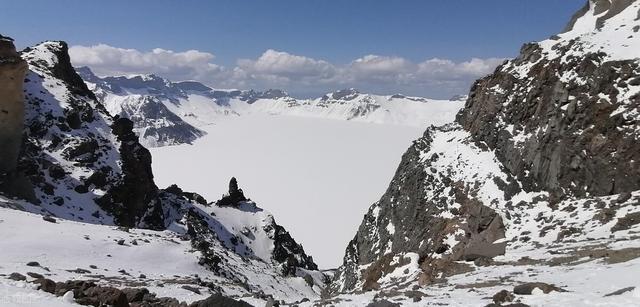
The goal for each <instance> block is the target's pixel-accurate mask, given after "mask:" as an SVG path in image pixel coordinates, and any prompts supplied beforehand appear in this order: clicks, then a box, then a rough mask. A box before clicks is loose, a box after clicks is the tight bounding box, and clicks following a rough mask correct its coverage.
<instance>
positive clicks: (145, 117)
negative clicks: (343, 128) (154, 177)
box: [79, 67, 464, 147]
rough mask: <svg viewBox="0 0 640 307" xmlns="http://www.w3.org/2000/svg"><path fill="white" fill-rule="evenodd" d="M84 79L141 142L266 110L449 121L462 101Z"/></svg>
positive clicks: (184, 137) (175, 138) (162, 141)
mask: <svg viewBox="0 0 640 307" xmlns="http://www.w3.org/2000/svg"><path fill="white" fill-rule="evenodd" d="M79 71H80V74H81V75H82V77H83V79H84V80H85V82H86V83H87V85H88V86H89V88H91V89H92V90H93V91H94V92H95V93H96V95H97V96H98V98H99V99H100V101H102V103H103V104H104V105H105V107H106V108H107V110H109V112H110V113H111V114H113V115H120V116H123V117H127V118H130V119H131V120H133V121H134V123H135V130H136V132H137V133H138V134H139V135H140V137H141V139H142V141H143V143H144V144H146V145H148V146H152V147H158V146H164V145H176V144H183V143H192V142H193V141H194V140H195V139H196V138H198V137H201V136H202V135H204V134H205V132H203V130H206V129H205V126H208V125H212V124H215V123H216V122H217V121H218V120H219V118H220V117H222V116H225V117H226V116H240V115H246V114H270V115H288V116H303V117H316V118H327V119H336V120H353V121H362V122H371V123H380V124H392V125H406V126H416V127H426V126H428V125H430V124H438V125H440V124H444V123H447V122H451V121H452V120H453V119H454V117H455V114H456V112H457V111H458V110H459V109H460V108H461V107H462V105H463V103H464V101H462V100H457V101H450V100H434V99H426V98H420V97H408V96H403V95H390V96H380V95H370V94H364V93H360V92H358V91H357V90H355V89H346V90H340V91H336V92H333V93H329V94H327V95H324V96H323V97H320V98H317V99H297V98H294V97H291V96H289V95H288V94H287V93H286V92H284V91H281V90H267V91H264V92H256V91H253V90H248V91H237V90H214V89H211V88H209V87H207V86H205V85H203V84H201V83H198V82H195V81H186V82H175V83H174V82H171V81H168V80H166V79H163V78H161V77H158V76H155V75H141V76H128V77H105V78H99V77H97V76H95V75H94V74H93V73H92V72H91V70H90V69H89V68H86V67H83V68H79Z"/></svg>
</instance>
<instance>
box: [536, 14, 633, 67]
mask: <svg viewBox="0 0 640 307" xmlns="http://www.w3.org/2000/svg"><path fill="white" fill-rule="evenodd" d="M639 10H640V2H637V1H636V2H635V3H632V4H630V5H629V6H628V7H627V8H626V9H625V10H623V11H622V12H620V13H618V14H617V15H615V16H613V17H611V18H609V19H608V20H606V21H605V23H604V25H603V26H602V28H600V29H599V30H598V29H597V27H596V20H597V19H598V18H599V17H602V16H604V15H605V14H606V13H607V11H604V12H602V13H601V14H600V15H595V4H594V2H593V1H590V8H589V11H588V12H587V13H586V14H585V15H584V16H582V17H581V18H579V19H578V20H577V21H576V23H575V25H574V27H573V29H572V30H571V31H569V32H566V33H562V34H559V35H558V36H559V37H560V38H559V39H557V40H556V39H548V40H545V41H542V42H540V46H542V47H543V49H544V50H545V52H547V53H548V54H549V56H550V57H551V58H555V57H558V56H559V54H558V53H557V52H556V51H555V50H554V48H557V47H558V46H562V45H566V44H569V43H570V42H571V41H572V40H574V39H578V40H579V41H580V43H579V45H580V47H579V48H572V51H570V52H568V53H567V54H565V55H564V57H565V58H566V57H568V56H571V55H580V54H584V53H587V52H591V53H597V52H606V54H607V55H606V59H607V60H627V59H638V58H640V53H639V52H638V50H640V32H637V31H635V30H634V26H636V25H640V22H639V20H640V19H638V11H639Z"/></svg>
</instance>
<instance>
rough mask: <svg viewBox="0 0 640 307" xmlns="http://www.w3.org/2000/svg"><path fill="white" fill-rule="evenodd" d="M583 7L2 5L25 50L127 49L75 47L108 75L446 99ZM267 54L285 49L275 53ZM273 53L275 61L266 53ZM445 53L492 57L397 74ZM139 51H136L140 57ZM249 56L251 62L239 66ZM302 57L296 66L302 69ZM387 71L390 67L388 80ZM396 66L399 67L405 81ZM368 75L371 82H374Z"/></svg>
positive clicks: (554, 2) (500, 2)
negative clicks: (51, 43)
mask: <svg viewBox="0 0 640 307" xmlns="http://www.w3.org/2000/svg"><path fill="white" fill-rule="evenodd" d="M584 3H585V1H584V0H562V1H558V0H536V1H533V0H523V1H519V0H491V1H471V0H466V1H462V0H450V1H435V0H434V1H427V0H422V1H419V0H403V1H374V0H348V1H345V0H297V1H292V0H274V1H265V0H253V1H241V0H225V1H195V0H186V1H184V0H183V1H169V0H155V1H150V0H149V1H141V0H138V1H131V0H129V1H121V0H115V1H101V2H97V1H79V0H57V1H46V0H30V1H10V2H7V3H3V9H2V11H1V12H0V20H2V30H1V33H2V34H5V35H9V36H12V37H14V38H15V39H16V41H17V44H18V46H19V47H25V46H28V45H32V44H34V43H37V42H40V41H43V40H50V39H54V40H65V41H67V42H69V44H70V45H72V46H86V47H91V46H95V45H98V44H103V45H104V46H109V47H114V48H117V49H108V48H106V47H104V48H102V49H100V50H98V51H96V50H92V49H78V51H77V52H75V55H74V54H72V57H74V62H76V61H77V62H80V64H83V65H84V64H88V65H89V66H92V67H93V66H95V67H93V68H94V70H96V71H97V72H98V73H99V74H112V73H149V72H155V73H158V74H164V75H166V76H168V77H170V78H174V79H175V78H187V79H197V80H201V81H203V82H205V83H208V84H210V85H214V86H218V87H245V86H247V87H258V88H263V87H282V88H285V89H286V90H288V91H290V92H292V93H294V94H298V95H313V94H316V93H320V92H324V91H326V90H329V89H332V88H333V89H335V88H337V87H350V86H355V87H359V88H362V89H363V90H366V91H372V92H379V93H386V92H401V91H402V92H407V93H408V94H414V95H425V96H434V97H444V96H446V95H449V94H452V93H457V92H465V91H466V89H467V88H468V87H469V85H470V82H471V80H473V79H474V78H477V77H478V76H477V75H479V74H480V75H481V74H482V73H486V71H487V70H488V68H487V67H489V66H494V65H495V63H497V62H498V60H497V59H501V58H508V57H513V56H515V55H516V54H517V51H518V50H519V48H520V46H521V45H522V43H523V42H527V41H535V40H541V39H544V38H547V37H549V36H550V35H552V34H555V33H557V32H559V31H560V30H561V29H562V28H563V27H564V25H565V24H566V23H567V21H568V19H569V18H570V16H571V15H572V14H573V13H574V12H575V11H576V10H577V9H579V8H580V7H581V6H582V5H584ZM154 48H162V49H163V50H165V51H172V52H173V53H172V54H168V55H167V54H164V55H163V56H162V57H161V59H162V60H160V59H158V60H153V59H149V57H153V56H154V55H149V57H147V60H149V63H147V64H145V65H135V63H122V62H116V63H110V62H109V61H114V59H113V57H117V51H118V50H119V49H135V50H136V51H139V53H140V54H139V56H142V57H144V55H145V54H146V53H152V52H151V50H152V49H154ZM186 50H197V51H198V52H201V53H202V54H200V55H201V56H202V55H204V54H207V56H203V57H198V56H197V55H198V54H195V53H192V54H191V55H185V56H181V52H184V51H186ZM268 50H271V51H274V52H272V53H270V54H266V53H267V51H268ZM82 52H84V53H82ZM87 52H91V53H90V54H89V55H87V54H86V53H87ZM104 53H107V57H109V56H110V57H111V59H110V60H109V61H107V60H104V59H102V57H103V56H105V55H103V54H104ZM265 55H267V57H265V58H262V60H264V61H260V60H261V57H263V56H265ZM368 55H374V56H378V57H379V58H372V57H369V58H368V60H367V61H360V63H361V64H363V65H364V64H368V65H370V64H372V63H373V64H375V65H377V66H375V67H374V68H375V69H373V70H371V69H369V68H371V66H368V67H367V69H366V70H364V71H359V73H360V75H358V73H356V72H353V71H352V69H351V66H353V63H355V62H356V61H357V60H358V59H364V58H365V57H366V56H368ZM190 56H195V57H196V58H198V59H197V61H196V62H195V63H189V62H188V61H189V60H188V59H185V57H186V58H189V57H190ZM98 57H100V60H99V61H98V60H97V58H98ZM176 57H179V58H180V59H181V60H182V62H180V60H178V62H180V63H178V64H175V65H173V66H172V65H167V67H161V68H154V67H153V65H152V64H151V63H157V62H158V61H160V62H162V61H164V60H166V61H168V63H169V62H171V61H172V60H171V59H172V58H176ZM296 57H299V58H296ZM205 58H206V59H205ZM434 58H437V59H439V60H447V61H449V62H447V63H448V64H447V65H450V66H447V65H445V66H442V67H443V69H444V70H447V69H449V68H448V67H453V68H452V69H455V67H456V66H455V65H461V64H463V63H465V62H468V61H470V60H471V59H473V58H477V59H482V60H486V62H476V64H478V65H483V64H486V65H484V70H482V69H480V68H478V67H477V65H471V66H473V68H472V69H471V70H473V73H468V74H467V73H466V72H464V73H463V72H462V71H460V72H459V73H460V74H462V75H464V76H454V77H452V78H449V79H452V80H444V81H442V80H440V79H447V78H446V77H444V78H442V77H438V76H433V75H430V76H428V77H426V76H422V77H420V76H412V77H411V79H410V80H409V79H407V77H406V76H404V78H405V79H402V80H400V79H398V78H399V76H398V74H407V73H408V72H409V71H415V70H417V67H418V65H419V64H420V63H423V62H425V61H427V60H430V59H434ZM135 59H136V58H135V56H134V57H133V58H132V61H136V60H135ZM398 59H401V60H398ZM491 59H493V60H491ZM307 60H309V61H307ZM185 61H186V62H185ZM242 61H244V62H243V63H244V66H243V65H240V64H239V63H240V62H242ZM291 61H293V64H295V65H293V66H291V64H292V62H291ZM205 62H206V64H211V65H210V66H209V65H206V66H208V69H207V70H202V69H200V70H198V69H195V68H194V67H190V65H191V66H194V65H199V66H202V65H203V63H205ZM111 64H113V65H112V67H109V65H111ZM325 64H326V65H325ZM277 65H284V66H282V67H280V66H277ZM287 65H289V66H287ZM394 65H395V66H394ZM451 65H453V66H451ZM128 66H131V67H128ZM467 66H468V65H467ZM362 67H364V66H362ZM412 67H413V68H412ZM428 67H431V66H429V65H427V68H428ZM190 69H191V70H194V71H191V72H190V71H189V70H190ZM385 69H386V70H385ZM425 69H426V68H425ZM298 70H299V71H298ZM380 73H382V74H383V75H380V76H378V75H377V74H380ZM389 73H391V74H393V73H395V74H396V78H395V79H393V78H392V77H390V76H389ZM314 74H316V75H315V76H313V75H314ZM337 75H340V76H337ZM363 75H366V76H368V77H370V79H372V80H364V79H366V78H363ZM420 78H432V79H433V80H427V81H425V80H423V79H420ZM439 78H440V79H439ZM453 79H455V80H453ZM432 81H433V82H432ZM440 81H441V82H440ZM454 81H455V82H454ZM439 82H440V83H439ZM442 82H444V85H443V83H442Z"/></svg>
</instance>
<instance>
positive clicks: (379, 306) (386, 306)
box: [367, 300, 400, 307]
mask: <svg viewBox="0 0 640 307" xmlns="http://www.w3.org/2000/svg"><path fill="white" fill-rule="evenodd" d="M367 307H400V304H397V303H392V302H390V301H387V300H380V301H375V302H371V303H369V304H368V305H367Z"/></svg>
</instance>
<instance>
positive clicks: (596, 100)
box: [332, 0, 640, 306]
mask: <svg viewBox="0 0 640 307" xmlns="http://www.w3.org/2000/svg"><path fill="white" fill-rule="evenodd" d="M639 14H640V1H637V0H612V1H608V0H592V1H589V2H588V4H587V6H586V7H585V9H584V10H582V11H581V12H579V13H578V14H576V16H575V18H574V20H573V21H572V22H571V23H570V25H569V27H568V31H567V32H565V33H562V34H560V35H558V36H556V37H553V38H551V39H549V40H545V41H543V42H540V43H529V44H526V45H525V46H524V47H523V48H522V52H521V54H520V56H519V57H518V58H516V59H513V60H510V61H507V62H505V63H504V64H503V65H501V66H500V67H498V68H497V69H496V71H495V72H494V73H493V74H491V75H489V76H487V77H485V78H483V79H480V80H478V81H477V82H476V83H475V84H474V86H473V87H472V90H471V93H470V95H469V98H468V99H467V101H466V104H465V108H464V109H463V110H462V111H460V113H459V114H458V115H457V119H456V123H455V124H450V125H445V126H441V127H431V128H429V129H427V131H426V132H425V134H424V136H423V137H422V138H420V139H418V140H417V141H415V142H414V144H413V146H411V147H410V148H409V150H408V151H407V152H406V153H405V155H404V156H403V160H402V162H401V163H400V166H399V167H398V170H397V172H396V175H395V177H394V179H393V180H392V182H391V184H390V185H389V188H388V189H387V191H386V193H385V194H384V195H383V196H382V198H381V199H380V201H378V202H376V203H375V204H373V205H372V206H371V207H370V209H369V211H368V212H367V214H366V215H365V217H364V219H363V221H362V223H361V225H360V228H359V230H358V232H357V233H356V235H355V236H354V239H353V240H352V241H351V242H350V244H349V245H348V246H347V250H346V253H345V257H344V263H343V266H342V267H341V268H340V269H339V270H338V271H337V272H336V274H335V275H334V281H333V289H332V290H333V291H334V292H335V293H338V295H337V297H336V298H333V299H334V301H336V302H339V303H341V304H344V305H349V306H365V305H366V304H367V302H368V301H369V300H368V299H366V298H365V299H362V296H361V295H360V294H359V293H360V291H367V290H371V291H373V292H374V293H376V294H375V296H373V297H372V299H374V300H383V299H387V300H389V301H392V302H394V301H395V302H396V303H402V305H407V306H410V305H415V306H423V305H429V304H434V305H436V304H443V305H460V306H464V305H488V304H494V305H491V306H500V305H502V304H505V305H506V304H510V303H511V302H512V301H513V302H515V303H520V304H527V305H534V306H600V305H610V306H622V305H631V306H638V305H640V303H639V302H640V300H638V297H639V292H638V287H640V284H638V281H637V280H636V279H632V278H627V276H629V275H635V274H637V273H638V272H640V262H639V261H638V259H639V258H640V249H639V248H638V247H639V246H640V236H638V234H639V233H640V206H639V204H640V165H639V164H638V163H637V161H639V160H640V147H638V144H639V143H638V138H639V137H640V135H639V134H638V131H639V129H640V112H639V111H640V83H639V82H640V48H639V46H638V45H637V43H638V41H640V38H639V37H637V35H638V33H637V32H638V30H640V18H639V17H640V15H639ZM623 272H627V273H626V274H628V275H625V274H624V273H623ZM619 274H622V275H619ZM501 290H505V291H501ZM345 292H346V293H352V294H349V295H346V294H345ZM340 293H342V294H340ZM494 295H495V296H494ZM434 296H435V297H434ZM341 299H342V301H340V300H341ZM347 300H351V301H347ZM518 306H523V305H518Z"/></svg>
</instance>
